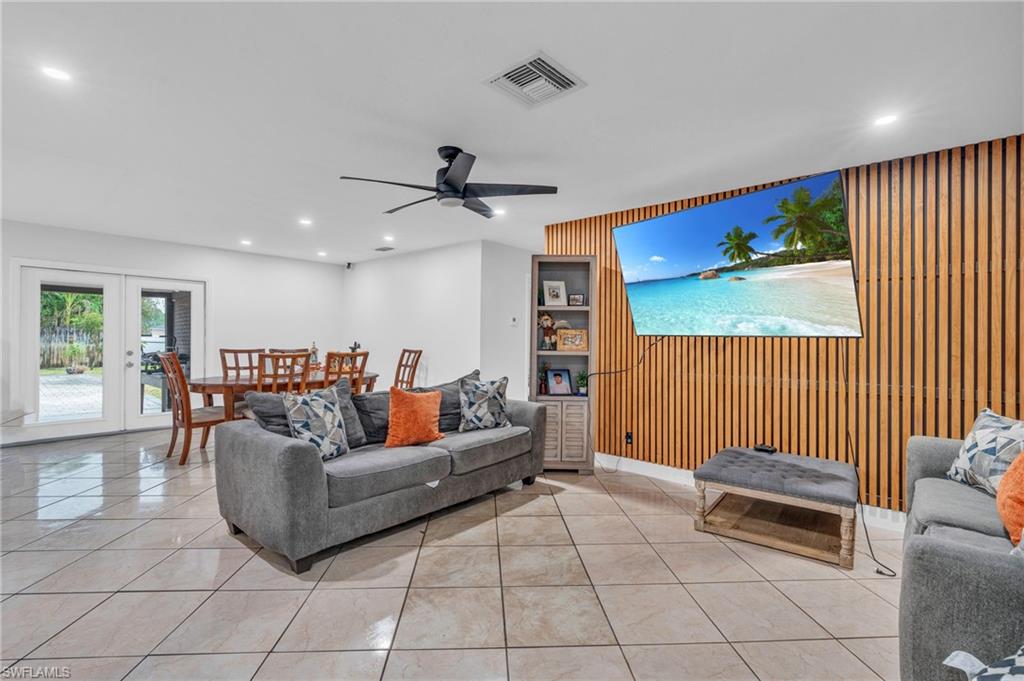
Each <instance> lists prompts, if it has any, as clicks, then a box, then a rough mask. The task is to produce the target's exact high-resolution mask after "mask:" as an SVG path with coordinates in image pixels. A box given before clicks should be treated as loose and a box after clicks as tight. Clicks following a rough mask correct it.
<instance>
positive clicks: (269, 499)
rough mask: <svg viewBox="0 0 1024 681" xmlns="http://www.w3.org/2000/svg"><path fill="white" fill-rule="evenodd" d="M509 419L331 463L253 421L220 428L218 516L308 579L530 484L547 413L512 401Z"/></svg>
mask: <svg viewBox="0 0 1024 681" xmlns="http://www.w3.org/2000/svg"><path fill="white" fill-rule="evenodd" d="M507 413H508V417H509V420H510V421H511V423H512V425H511V427H508V428H491V429H487V430H475V431H469V432H465V433H460V432H449V433H445V437H444V438H443V439H441V440H437V441H435V442H431V443H429V444H428V445H425V446H416V447H392V448H385V447H384V445H383V444H382V443H378V444H368V445H364V446H362V447H359V448H356V449H353V450H351V451H350V452H348V453H347V454H344V455H342V456H341V457H339V458H337V459H332V460H330V461H326V462H325V461H323V460H321V458H320V453H319V452H318V451H317V449H316V448H315V447H314V446H313V445H311V444H309V443H307V442H303V441H302V440H296V439H293V438H290V437H285V436H283V435H277V434H275V433H271V432H268V431H266V430H264V429H263V428H261V427H260V426H259V424H257V423H256V422H255V421H250V420H248V419H245V420H240V421H233V422H230V423H224V424H221V425H219V426H217V449H216V457H215V459H214V465H215V467H216V471H217V499H218V502H219V504H220V513H221V515H222V516H223V517H224V519H225V520H226V521H227V523H228V527H229V529H231V531H232V532H237V531H239V530H240V531H243V532H245V533H246V534H247V535H248V536H249V537H251V538H252V539H254V540H255V541H257V542H258V543H259V544H261V545H262V546H265V547H266V548H268V549H272V550H274V551H277V552H278V553H282V554H284V555H285V556H286V557H287V558H288V560H289V562H290V563H291V567H292V569H293V570H294V571H295V572H305V571H306V570H308V569H309V568H310V566H312V564H313V559H314V557H315V556H316V554H318V553H319V552H321V551H323V550H324V549H327V548H330V547H332V546H336V545H338V544H343V543H345V542H349V541H352V540H353V539H356V538H358V537H362V536H364V535H367V534H371V533H373V532H378V531H380V530H383V529H386V528H389V527H392V526H394V525H399V524H401V523H403V522H405V521H407V520H412V519H413V518H418V517H419V516H422V515H425V514H427V513H431V512H432V511H437V510H439V509H442V508H445V507H447V506H451V505H452V504H456V503H459V502H461V501H466V500H468V499H472V498H474V497H477V496H480V495H481V494H486V493H487V492H490V491H493V490H496V489H499V488H501V487H505V486H506V485H509V484H512V483H514V482H517V481H519V480H522V481H523V482H524V483H525V484H532V483H533V480H534V477H535V476H536V475H538V474H540V473H541V471H542V470H543V469H544V426H545V417H546V412H545V410H544V407H543V406H542V405H540V404H536V403H533V402H520V401H516V400H509V402H508V408H507ZM435 482H436V485H435V484H434V483H435ZM428 483H430V484H428Z"/></svg>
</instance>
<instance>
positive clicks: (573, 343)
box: [556, 329, 590, 352]
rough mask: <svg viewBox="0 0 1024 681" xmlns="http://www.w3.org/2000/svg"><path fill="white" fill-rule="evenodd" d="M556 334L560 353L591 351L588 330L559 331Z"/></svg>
mask: <svg viewBox="0 0 1024 681" xmlns="http://www.w3.org/2000/svg"><path fill="white" fill-rule="evenodd" d="M556 333H557V340H556V344H557V348H558V351H559V352H589V351H590V332H589V331H588V330H587V329H558V331H557V332H556Z"/></svg>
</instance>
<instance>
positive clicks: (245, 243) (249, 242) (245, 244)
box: [239, 239, 252, 246]
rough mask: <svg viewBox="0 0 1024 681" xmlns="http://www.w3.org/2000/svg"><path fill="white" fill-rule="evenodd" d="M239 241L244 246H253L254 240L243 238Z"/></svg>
mask: <svg viewBox="0 0 1024 681" xmlns="http://www.w3.org/2000/svg"><path fill="white" fill-rule="evenodd" d="M239 243H241V244H242V245H243V246H252V242H251V241H249V240H248V239H242V240H241V241H240V242H239Z"/></svg>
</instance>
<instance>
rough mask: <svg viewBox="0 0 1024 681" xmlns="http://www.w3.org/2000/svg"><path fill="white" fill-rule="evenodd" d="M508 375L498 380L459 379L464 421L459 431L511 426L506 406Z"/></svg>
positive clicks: (460, 401)
mask: <svg viewBox="0 0 1024 681" xmlns="http://www.w3.org/2000/svg"><path fill="white" fill-rule="evenodd" d="M507 387H508V377H507V376H503V377H501V378H499V379H498V380H497V381H477V380H474V379H472V378H469V377H465V378H462V379H460V380H459V404H460V406H461V407H462V422H461V423H460V424H459V432H466V431H467V430H483V429H485V428H503V427H505V426H511V425H512V424H511V422H509V420H508V414H507V413H506V408H507V406H508V401H507V400H506V399H505V389H506V388H507Z"/></svg>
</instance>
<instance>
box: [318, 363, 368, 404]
mask: <svg viewBox="0 0 1024 681" xmlns="http://www.w3.org/2000/svg"><path fill="white" fill-rule="evenodd" d="M369 357H370V353H369V352H328V353H327V359H326V360H325V361H324V385H334V384H335V383H337V382H338V381H339V380H340V379H341V378H342V377H345V378H347V379H348V383H349V385H350V386H352V394H353V395H358V394H359V393H361V392H362V391H363V373H365V372H366V360H367V359H368V358H369Z"/></svg>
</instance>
